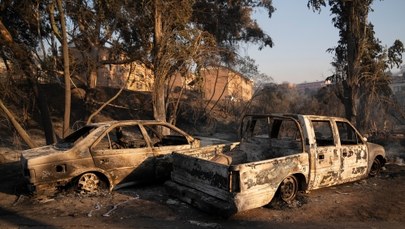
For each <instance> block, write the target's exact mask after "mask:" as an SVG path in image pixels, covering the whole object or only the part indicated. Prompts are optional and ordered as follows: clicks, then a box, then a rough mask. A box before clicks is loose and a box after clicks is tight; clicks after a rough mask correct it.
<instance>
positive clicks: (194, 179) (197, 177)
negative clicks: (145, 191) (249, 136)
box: [171, 143, 239, 200]
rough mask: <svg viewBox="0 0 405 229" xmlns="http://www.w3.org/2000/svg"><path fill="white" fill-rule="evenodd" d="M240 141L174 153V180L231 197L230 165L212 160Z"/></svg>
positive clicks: (219, 195)
mask: <svg viewBox="0 0 405 229" xmlns="http://www.w3.org/2000/svg"><path fill="white" fill-rule="evenodd" d="M238 144H239V143H232V144H223V145H216V146H207V147H202V148H199V149H191V150H187V151H179V152H174V153H173V155H172V156H173V171H172V174H171V178H172V181H174V182H176V183H179V184H182V185H185V186H188V187H190V188H194V189H197V190H200V191H202V192H205V193H207V194H209V195H212V196H216V197H218V198H220V199H224V200H225V199H227V198H229V187H230V184H229V182H230V180H231V179H229V176H230V173H229V166H228V165H224V164H220V163H215V162H213V161H210V160H211V159H212V158H213V157H215V156H216V155H217V154H218V153H223V152H226V151H229V150H232V149H234V148H235V147H236V146H238Z"/></svg>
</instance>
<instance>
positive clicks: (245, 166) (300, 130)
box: [166, 114, 386, 216]
mask: <svg viewBox="0 0 405 229" xmlns="http://www.w3.org/2000/svg"><path fill="white" fill-rule="evenodd" d="M241 136H242V138H241V142H240V144H239V145H238V144H237V143H234V144H228V145H226V144H224V145H220V146H207V147H201V148H198V149H189V150H183V151H179V152H174V153H173V171H172V175H171V181H168V182H166V187H167V190H168V192H169V194H171V195H173V196H176V197H178V198H179V199H181V200H183V201H185V202H187V203H190V204H193V205H195V206H196V207H198V208H200V209H202V210H204V211H207V212H210V213H217V214H222V215H224V216H229V215H232V214H234V213H236V212H239V211H244V210H248V209H252V208H257V207H261V206H264V205H266V204H268V203H270V201H271V200H272V199H273V197H275V196H278V197H279V198H281V199H282V200H284V201H286V202H289V201H292V200H293V199H294V198H295V197H296V195H297V193H298V192H299V191H309V190H314V189H318V188H322V187H328V186H332V185H337V184H342V183H345V182H351V181H355V180H360V179H363V178H366V177H367V176H368V175H372V176H374V175H376V174H377V173H378V172H379V171H380V169H381V167H382V166H383V165H384V163H385V162H386V158H385V151H384V148H383V147H382V146H379V145H376V144H373V143H368V142H367V139H366V138H364V137H362V136H361V135H360V133H359V132H358V131H357V130H356V129H355V128H354V126H353V125H351V124H350V123H349V122H348V121H347V120H346V119H344V118H338V117H327V116H315V115H293V114H269V115H247V116H245V117H244V119H243V121H242V125H241Z"/></svg>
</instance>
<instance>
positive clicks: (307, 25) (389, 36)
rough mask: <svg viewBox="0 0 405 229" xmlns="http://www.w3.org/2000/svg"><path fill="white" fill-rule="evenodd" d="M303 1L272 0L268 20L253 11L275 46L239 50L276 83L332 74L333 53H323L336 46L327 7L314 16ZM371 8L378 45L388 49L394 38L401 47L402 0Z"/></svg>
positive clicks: (335, 32) (403, 27)
mask: <svg viewBox="0 0 405 229" xmlns="http://www.w3.org/2000/svg"><path fill="white" fill-rule="evenodd" d="M307 2H308V1H307V0H300V1H297V0H273V6H274V7H276V11H275V12H274V13H273V15H272V17H271V18H270V19H269V18H268V17H267V14H266V13H265V11H258V12H256V14H255V15H256V16H255V17H256V18H257V21H258V23H259V24H260V25H261V27H262V28H263V29H264V31H265V32H266V33H267V34H269V35H270V36H271V38H272V39H273V42H274V44H275V45H274V46H273V48H264V49H263V50H261V51H259V50H258V49H257V46H254V45H246V46H244V47H242V55H249V56H250V57H252V58H253V59H255V61H256V64H258V65H259V71H260V72H263V73H266V74H267V75H270V76H271V77H272V78H273V79H274V81H275V82H276V83H282V82H293V83H302V82H313V81H323V80H324V79H325V78H326V77H327V76H330V75H332V73H333V71H332V70H333V69H332V67H331V65H330V62H331V61H332V58H333V54H331V53H327V52H326V50H327V49H328V48H331V47H335V46H336V44H337V41H338V39H339V37H338V30H337V29H336V28H335V27H334V26H333V25H332V21H331V19H332V16H331V15H330V11H329V8H322V11H321V13H320V14H318V13H314V12H313V11H312V10H310V9H308V8H307ZM372 8H373V9H374V12H372V13H370V15H369V21H370V22H371V23H372V24H373V25H374V31H375V32H376V35H375V36H376V37H377V38H378V39H379V40H380V41H381V42H382V44H383V45H386V46H391V45H392V44H393V43H394V41H395V40H396V39H399V40H401V41H402V42H403V43H404V44H405V0H384V1H380V0H374V4H373V6H372ZM403 56H404V58H403V60H404V62H405V55H403Z"/></svg>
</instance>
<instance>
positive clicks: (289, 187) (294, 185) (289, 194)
mask: <svg viewBox="0 0 405 229" xmlns="http://www.w3.org/2000/svg"><path fill="white" fill-rule="evenodd" d="M297 193H298V181H297V178H295V177H294V176H289V177H287V178H285V179H284V180H283V181H282V182H281V184H280V198H281V199H282V200H283V201H285V202H289V201H291V200H293V199H295V197H296V196H297Z"/></svg>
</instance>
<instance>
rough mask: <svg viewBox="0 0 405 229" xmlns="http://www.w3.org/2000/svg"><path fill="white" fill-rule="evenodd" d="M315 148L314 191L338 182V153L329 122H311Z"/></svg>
mask: <svg viewBox="0 0 405 229" xmlns="http://www.w3.org/2000/svg"><path fill="white" fill-rule="evenodd" d="M311 122H312V126H313V131H314V134H315V140H316V146H315V157H314V164H315V170H314V171H312V172H311V173H312V176H314V178H315V180H314V187H313V188H314V189H315V188H320V187H327V186H331V185H335V184H338V183H339V182H340V180H339V176H340V174H339V173H340V153H339V151H338V149H337V144H338V142H337V140H336V137H335V136H334V134H333V133H334V131H333V125H332V123H331V122H330V121H329V120H312V121H311Z"/></svg>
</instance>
